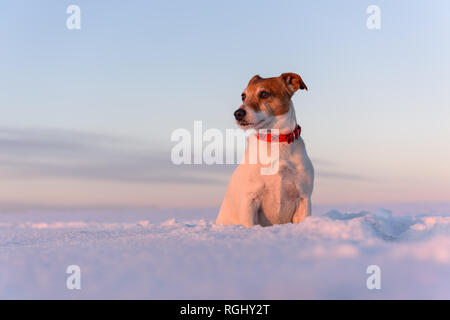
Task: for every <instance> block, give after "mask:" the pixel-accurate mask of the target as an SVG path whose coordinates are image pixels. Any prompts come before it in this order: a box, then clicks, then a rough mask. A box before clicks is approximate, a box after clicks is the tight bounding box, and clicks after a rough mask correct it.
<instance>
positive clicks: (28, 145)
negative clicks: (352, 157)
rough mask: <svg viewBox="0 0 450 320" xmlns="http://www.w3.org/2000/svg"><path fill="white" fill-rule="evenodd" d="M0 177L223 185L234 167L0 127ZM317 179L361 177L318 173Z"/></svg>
mask: <svg viewBox="0 0 450 320" xmlns="http://www.w3.org/2000/svg"><path fill="white" fill-rule="evenodd" d="M0 150H2V152H1V154H0V177H3V178H12V179H34V178H76V179H84V180H102V181H117V182H134V183H197V184H225V183H226V182H227V181H228V179H229V177H230V176H231V173H232V171H233V169H234V168H235V165H174V164H173V163H172V162H171V159H170V150H169V149H168V150H154V149H152V147H151V142H150V141H146V140H145V139H135V138H128V137H121V136H115V135H109V134H99V133H94V132H85V131H76V130H62V129H39V128H2V127H0ZM318 162H319V163H318V165H319V168H316V173H317V175H319V176H322V177H325V178H333V179H347V180H362V179H366V177H362V176H358V175H353V174H346V173H338V172H333V171H326V170H320V164H321V163H322V161H318Z"/></svg>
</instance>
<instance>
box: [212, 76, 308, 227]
mask: <svg viewBox="0 0 450 320" xmlns="http://www.w3.org/2000/svg"><path fill="white" fill-rule="evenodd" d="M299 89H302V90H303V89H306V90H308V88H307V87H306V85H305V83H304V82H303V80H302V78H301V77H300V76H299V75H298V74H295V73H283V74H282V75H281V76H279V77H273V78H261V77H260V76H254V77H253V78H252V79H251V80H250V82H249V83H248V86H247V88H246V89H245V90H244V92H243V93H242V105H241V106H240V107H239V109H237V110H236V111H235V112H234V117H235V118H236V122H237V124H238V125H239V127H240V128H241V129H243V130H248V129H254V130H256V132H254V133H252V134H250V135H249V137H248V139H249V140H248V142H249V145H250V144H251V143H252V142H253V143H254V142H257V143H258V146H259V148H261V144H266V145H265V146H264V147H266V149H267V147H269V149H270V144H274V141H276V142H275V144H278V146H277V147H278V153H277V155H278V159H277V160H278V170H277V171H276V172H275V173H274V174H262V171H261V170H260V169H261V168H262V163H261V161H256V162H255V163H253V164H252V163H248V161H243V162H242V163H241V164H240V165H239V166H238V167H237V168H236V170H235V171H234V173H233V175H232V177H231V180H230V183H229V185H228V189H227V191H226V194H225V198H224V201H223V203H222V207H221V208H220V212H219V215H218V216H217V220H216V223H217V224H224V225H229V224H235V225H238V224H241V225H243V226H245V227H247V228H248V227H252V226H255V225H261V226H271V225H274V224H282V223H290V222H291V223H299V222H301V221H302V220H304V219H305V218H306V217H307V216H309V215H311V194H312V191H313V184H314V168H313V165H312V163H311V160H310V159H309V157H308V154H307V153H306V148H305V144H304V142H303V140H302V138H301V137H300V131H301V128H300V126H299V125H298V124H297V120H296V117H295V110H294V106H293V104H292V102H291V98H292V96H293V94H294V92H296V91H297V90H299ZM270 130H271V131H275V132H278V134H276V135H275V134H271V133H268V134H261V133H260V132H261V131H267V132H269V131H270ZM271 150H272V149H271ZM244 157H245V158H244V159H248V158H249V157H250V155H249V147H247V149H246V151H245V155H244Z"/></svg>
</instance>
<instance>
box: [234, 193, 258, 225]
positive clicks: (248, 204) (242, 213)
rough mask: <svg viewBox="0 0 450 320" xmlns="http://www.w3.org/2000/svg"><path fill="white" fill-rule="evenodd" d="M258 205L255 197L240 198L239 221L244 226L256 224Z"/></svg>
mask: <svg viewBox="0 0 450 320" xmlns="http://www.w3.org/2000/svg"><path fill="white" fill-rule="evenodd" d="M259 207H260V200H259V199H258V198H255V197H250V198H244V199H241V204H240V206H239V223H240V224H242V225H243V226H244V227H246V228H250V227H253V226H255V225H257V224H258V221H257V214H258V210H259Z"/></svg>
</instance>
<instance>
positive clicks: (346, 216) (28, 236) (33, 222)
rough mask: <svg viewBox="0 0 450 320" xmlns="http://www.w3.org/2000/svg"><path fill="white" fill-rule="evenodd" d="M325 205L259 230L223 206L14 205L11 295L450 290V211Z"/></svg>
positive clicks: (447, 295) (6, 235) (4, 244)
mask: <svg viewBox="0 0 450 320" xmlns="http://www.w3.org/2000/svg"><path fill="white" fill-rule="evenodd" d="M317 211H320V210H316V214H315V215H313V216H312V217H309V218H308V219H306V220H305V221H304V222H302V223H301V224H298V225H293V224H287V225H277V226H273V227H268V228H262V227H254V228H251V229H245V228H244V227H242V226H228V227H226V226H220V225H216V224H215V223H214V219H215V216H216V214H217V210H214V209H198V210H196V209H185V210H134V211H129V212H127V211H111V212H109V211H101V210H98V211H86V210H84V211H79V212H78V211H55V212H51V211H45V212H2V213H0V298H2V299H16V298H22V299H30V298H41V299H49V298H57V299H100V298H105V299H118V298H125V299H130V298H134V299H400V298H405V299H419V298H426V299H450V215H449V214H448V213H449V212H448V211H445V210H443V211H442V212H440V213H426V214H415V215H414V214H410V215H405V214H404V212H402V213H398V212H394V213H392V212H390V211H388V210H385V209H370V210H366V211H360V210H358V211H353V212H345V211H344V210H336V209H335V210H324V209H323V208H322V212H319V213H317ZM397 211H399V212H400V210H397ZM69 265H78V266H80V268H81V290H68V289H67V288H66V279H67V277H68V276H69V275H68V274H66V269H67V267H68V266H69ZM369 265H378V266H379V267H380V269H381V289H380V290H376V289H374V290H369V289H368V288H367V287H366V280H367V278H368V277H369V275H368V274H366V269H367V267H368V266H369Z"/></svg>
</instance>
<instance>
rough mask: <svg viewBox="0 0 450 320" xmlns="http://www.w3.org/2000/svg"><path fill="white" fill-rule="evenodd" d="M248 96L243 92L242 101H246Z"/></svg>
mask: <svg viewBox="0 0 450 320" xmlns="http://www.w3.org/2000/svg"><path fill="white" fill-rule="evenodd" d="M246 97H247V96H246V95H245V93H243V94H241V98H242V101H244V100H245V98H246Z"/></svg>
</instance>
